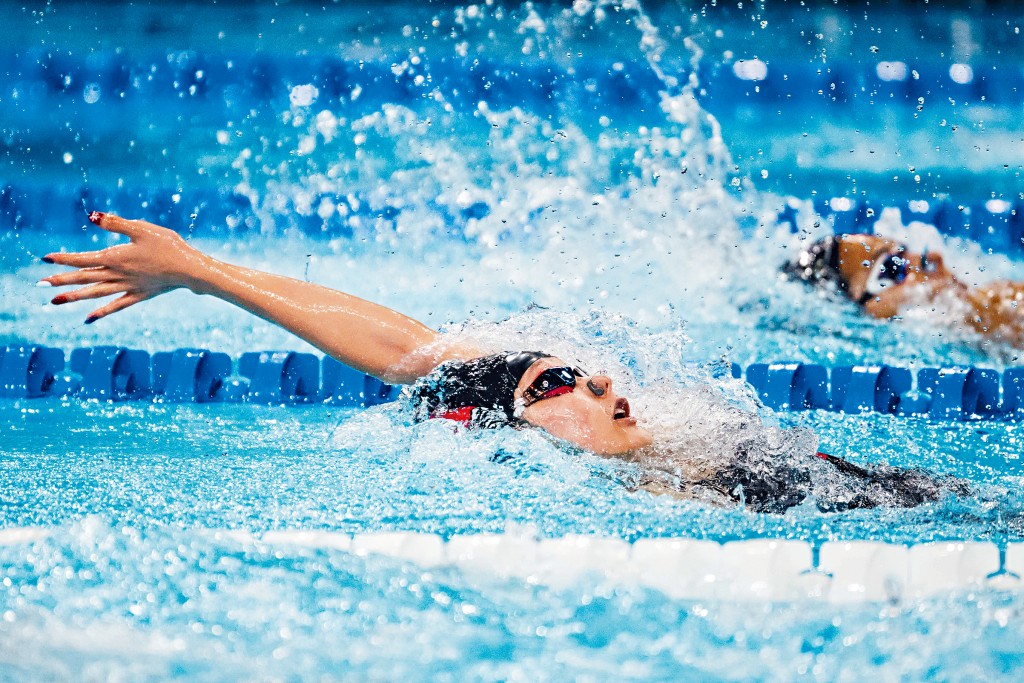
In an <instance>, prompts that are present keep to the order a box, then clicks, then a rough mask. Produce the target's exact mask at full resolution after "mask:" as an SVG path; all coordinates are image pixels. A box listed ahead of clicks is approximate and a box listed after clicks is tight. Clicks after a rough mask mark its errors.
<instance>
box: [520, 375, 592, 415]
mask: <svg viewBox="0 0 1024 683" xmlns="http://www.w3.org/2000/svg"><path fill="white" fill-rule="evenodd" d="M586 376H587V373H585V372H583V371H582V370H580V369H579V368H570V367H568V366H566V367H560V368H548V369H547V370H545V371H544V372H542V373H540V374H539V375H537V379H535V380H533V382H531V383H530V386H528V387H526V389H525V390H524V391H523V402H524V406H523V407H526V406H528V405H531V404H533V403H536V402H537V401H543V400H544V399H546V398H554V397H555V396H561V395H562V394H568V393H572V391H573V390H574V389H576V378H577V377H579V378H580V379H582V378H584V377H586ZM601 393H604V391H603V390H602V391H601ZM600 395H601V394H598V396H600Z"/></svg>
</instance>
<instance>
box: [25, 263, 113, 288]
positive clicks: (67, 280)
mask: <svg viewBox="0 0 1024 683" xmlns="http://www.w3.org/2000/svg"><path fill="white" fill-rule="evenodd" d="M116 277H117V276H116V275H114V273H113V271H111V270H110V269H109V268H107V267H105V266H95V267H92V268H82V269H80V270H69V271H68V272H66V273H59V274H57V275H51V276H50V277H44V278H43V279H42V280H40V281H39V282H45V283H46V284H48V285H50V286H51V287H67V286H68V285H91V284H93V283H96V282H108V281H111V280H114V279H116Z"/></svg>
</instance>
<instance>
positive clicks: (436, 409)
mask: <svg viewBox="0 0 1024 683" xmlns="http://www.w3.org/2000/svg"><path fill="white" fill-rule="evenodd" d="M550 357H551V355H550V354H547V353H541V352H539V351H515V352H509V353H497V354H494V355H491V356H483V357H482V358H474V359H473V360H468V361H458V360H456V361H449V362H447V363H442V364H441V365H439V366H438V367H437V368H435V369H434V371H433V372H431V373H430V374H429V375H427V376H426V377H423V378H421V379H420V380H419V381H418V382H417V383H416V384H415V385H414V386H413V388H412V395H413V400H414V401H415V403H416V415H417V418H418V419H428V418H432V417H446V418H449V419H452V420H456V421H459V422H464V423H465V424H467V425H473V426H477V427H500V426H502V425H506V424H515V423H516V422H518V418H517V417H516V415H515V391H516V387H517V386H519V380H520V379H522V377H523V375H525V374H526V371H527V370H529V369H530V366H532V365H533V364H534V363H536V362H537V361H538V360H540V359H541V358H550Z"/></svg>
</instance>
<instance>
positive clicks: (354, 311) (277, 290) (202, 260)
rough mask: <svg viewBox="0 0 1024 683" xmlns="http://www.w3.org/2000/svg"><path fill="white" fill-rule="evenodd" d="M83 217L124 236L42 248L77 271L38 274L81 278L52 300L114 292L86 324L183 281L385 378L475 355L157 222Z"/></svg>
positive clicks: (58, 280) (386, 311)
mask: <svg viewBox="0 0 1024 683" xmlns="http://www.w3.org/2000/svg"><path fill="white" fill-rule="evenodd" d="M89 220H91V221H92V222H93V223H95V224H96V225H98V226H100V227H101V228H103V229H104V230H108V231H110V232H116V233H118V234H121V235H125V236H126V237H128V239H129V240H131V241H130V242H129V243H128V244H118V245H116V246H113V247H108V248H106V249H101V250H100V251H86V252H80V253H76V254H61V253H54V254H47V255H46V256H44V257H43V260H44V261H46V262H47V263H56V264H59V265H62V266H72V267H74V268H77V269H78V270H73V271H69V272H67V273H60V274H59V275H51V276H50V277H47V278H44V279H43V280H42V281H41V282H45V283H46V284H50V285H53V286H55V287H67V286H75V285H85V286H83V287H81V288H79V289H75V290H72V291H70V292H65V293H64V294H59V295H57V296H55V297H54V298H53V303H54V304H58V305H60V304H66V303H71V302H72V301H83V300H85V299H101V298H103V297H106V296H112V295H114V294H120V295H121V296H120V297H118V298H117V299H114V300H113V301H111V302H110V303H108V304H106V305H104V306H101V307H100V308H97V309H96V310H95V311H93V312H92V313H90V314H89V317H88V318H86V320H85V322H86V323H92V322H95V321H97V320H99V319H100V318H103V317H105V316H108V315H110V314H111V313H116V312H118V311H123V310H124V309H126V308H128V307H129V306H133V305H134V304H137V303H139V302H140V301H145V300H146V299H152V298H153V297H155V296H158V295H160V294H163V293H164V292H169V291H171V290H172V289H178V288H182V287H184V288H187V289H190V290H191V291H193V292H195V293H196V294H205V295H209V296H214V297H217V298H218V299H222V300H224V301H227V302H229V303H232V304H234V305H236V306H239V307H240V308H243V309H245V310H246V311H249V312H250V313H252V314H254V315H258V316H259V317H261V318H263V319H264V320H268V321H270V322H272V323H275V324H277V325H280V326H281V327H283V328H284V329H286V330H288V331H289V332H292V333H293V334H295V335H296V336H298V337H299V338H300V339H304V340H306V341H307V342H309V343H310V344H312V345H313V346H315V347H317V348H319V349H321V350H322V351H324V352H325V353H327V354H329V355H331V356H333V357H334V358H337V359H338V360H339V361H341V362H342V363H344V364H346V365H348V366H350V367H352V368H355V369H356V370H359V371H361V372H365V373H367V374H369V375H373V376H374V377H378V378H380V379H382V380H384V381H385V382H389V383H392V384H408V383H411V382H414V381H416V379H417V378H419V377H422V376H423V375H425V374H427V373H429V372H430V371H431V370H433V369H434V368H435V367H436V366H437V365H438V364H440V363H443V362H444V361H446V360H452V359H457V358H458V359H469V358H476V357H478V356H481V355H483V354H482V353H481V352H480V351H479V350H477V349H475V348H473V347H470V346H466V345H463V344H461V343H457V342H456V343H449V342H448V341H446V340H444V339H441V337H440V335H439V334H438V333H437V332H436V331H434V330H432V329H430V328H429V327H427V326H425V325H423V324H422V323H420V322H417V321H416V320H413V319H412V318H410V317H408V316H405V315H403V314H401V313H399V312H398V311H395V310H393V309H390V308H387V307H386V306H381V305H380V304H375V303H373V302H371V301H367V300H365V299H360V298H359V297H357V296H353V295H351V294H346V293H345V292H339V291H337V290H334V289H328V288H327V287H321V286H320V285H317V284H314V283H312V282H304V281H301V280H296V279H293V278H290V277H285V276H282V275H274V274H273V273H266V272H263V271H259V270H254V269H252V268H243V267H241V266H235V265H231V264H229V263H224V262H223V261H218V260H217V259H214V258H212V257H210V256H207V255H206V254H203V253H202V252H200V251H199V250H197V249H195V248H194V247H192V246H191V245H189V244H188V243H187V242H185V240H183V239H182V238H181V236H179V235H178V234H177V233H176V232H174V231H173V230H168V229H167V228H161V227H160V226H159V225H153V224H152V223H146V222H145V221H130V220H126V219H124V218H119V217H117V216H112V215H110V214H102V213H91V214H89Z"/></svg>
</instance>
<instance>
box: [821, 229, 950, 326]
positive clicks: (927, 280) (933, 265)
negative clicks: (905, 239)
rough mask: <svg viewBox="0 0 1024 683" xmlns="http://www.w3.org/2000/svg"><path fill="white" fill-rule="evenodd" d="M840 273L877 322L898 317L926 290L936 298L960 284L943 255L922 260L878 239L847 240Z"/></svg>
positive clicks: (843, 243) (843, 244)
mask: <svg viewBox="0 0 1024 683" xmlns="http://www.w3.org/2000/svg"><path fill="white" fill-rule="evenodd" d="M839 272H840V274H841V275H842V277H843V279H844V280H845V281H846V284H847V290H846V291H847V294H849V296H850V298H851V299H853V300H854V301H861V300H864V310H865V311H867V312H868V313H869V314H871V315H872V316H874V317H876V318H891V317H893V316H895V315H898V314H899V312H900V311H901V310H902V309H903V308H905V307H906V305H907V304H908V303H909V302H910V301H911V299H912V297H913V296H914V295H915V292H918V293H919V292H921V289H922V286H924V288H925V293H926V294H928V295H934V294H937V293H938V292H940V291H942V290H944V289H946V288H947V287H949V286H950V285H953V284H955V283H956V279H955V278H954V277H953V274H952V273H951V272H949V270H948V269H947V268H946V264H945V263H944V262H943V260H942V255H941V254H939V253H937V252H928V254H927V255H925V256H922V255H921V254H918V253H914V252H911V251H907V250H906V249H904V248H902V245H900V244H899V243H897V242H894V241H893V240H890V239H886V238H884V237H877V236H874V235H845V236H843V238H842V239H841V241H840V250H839Z"/></svg>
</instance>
